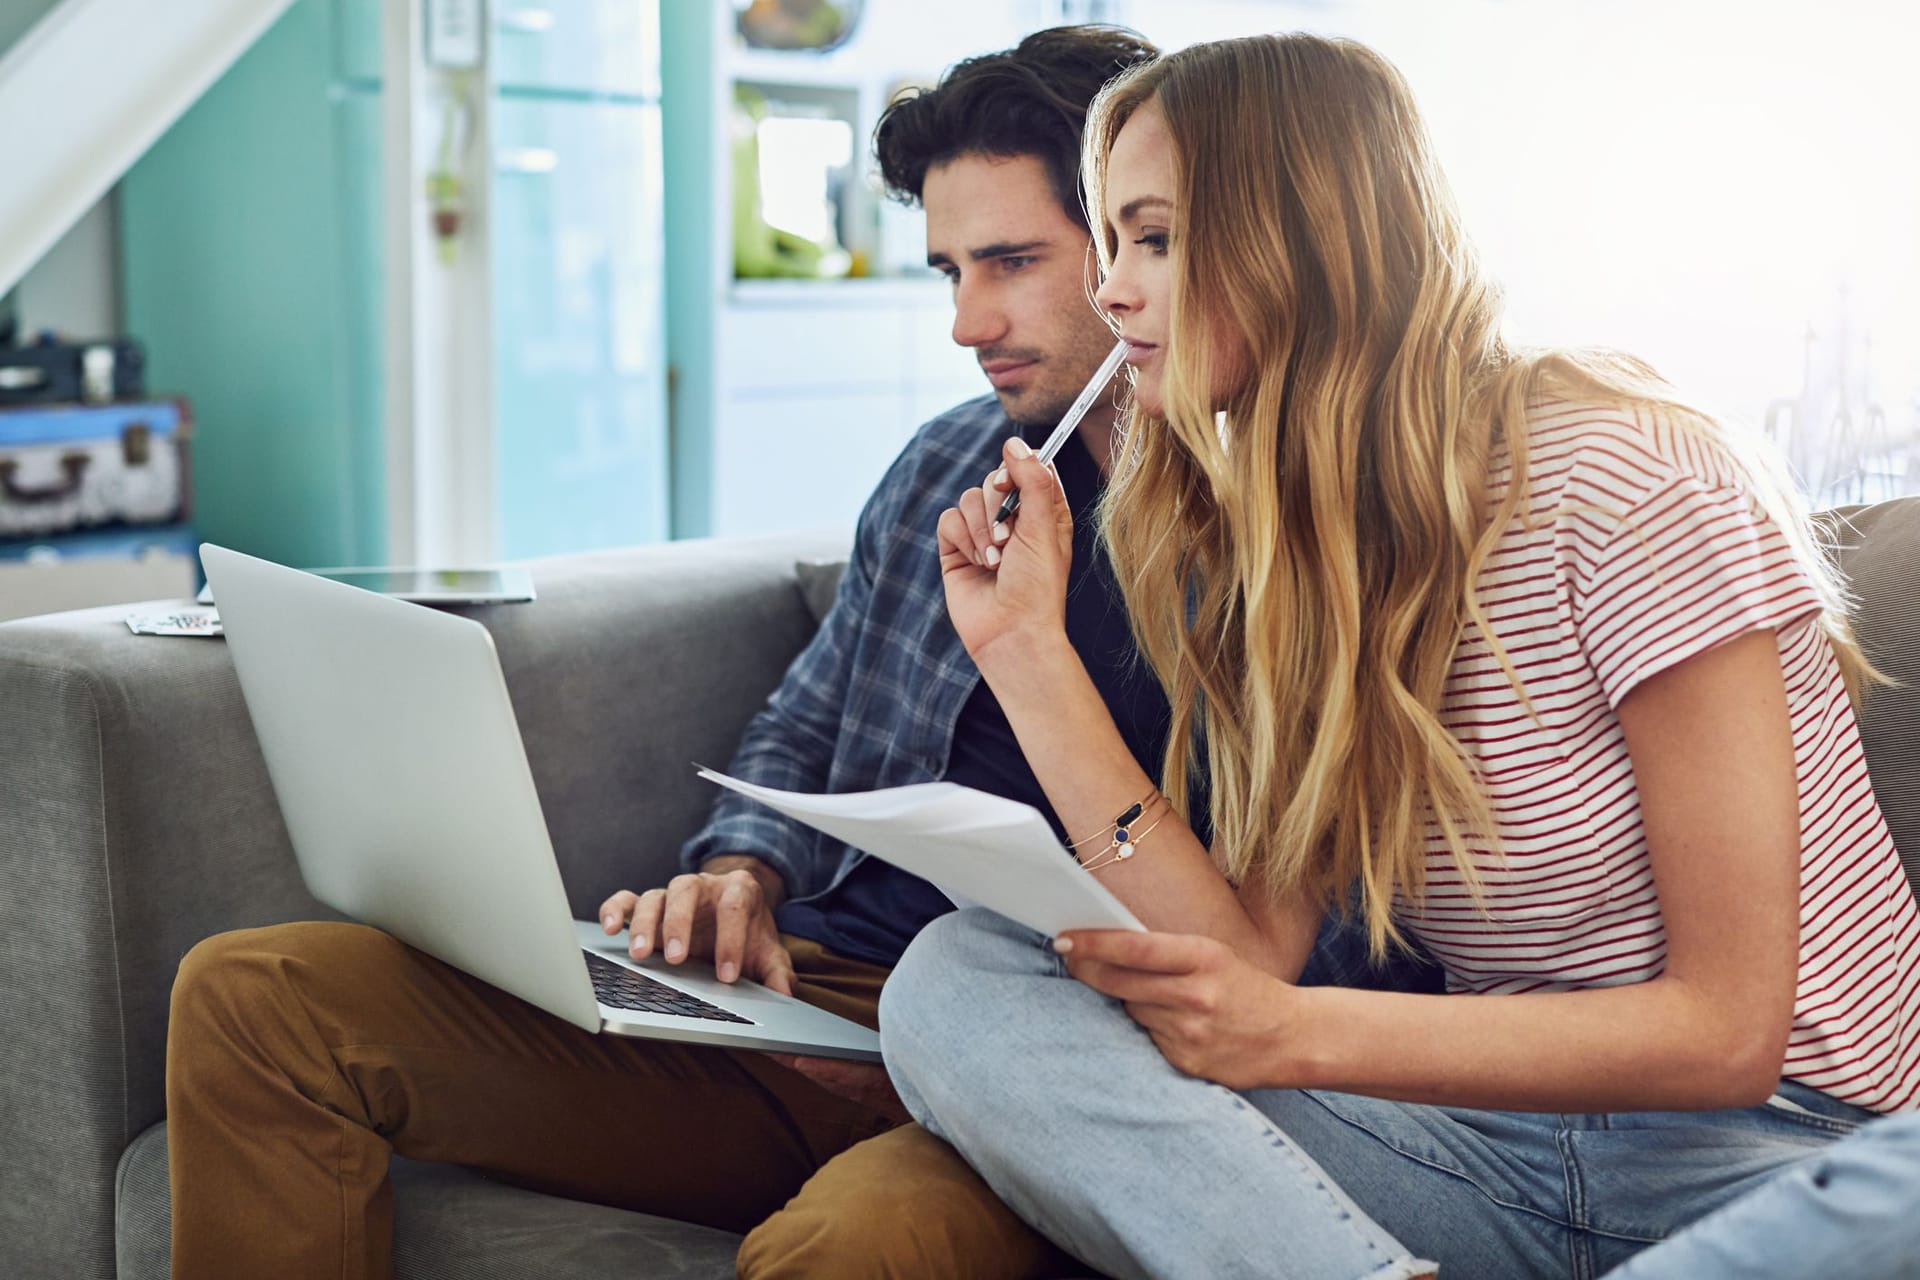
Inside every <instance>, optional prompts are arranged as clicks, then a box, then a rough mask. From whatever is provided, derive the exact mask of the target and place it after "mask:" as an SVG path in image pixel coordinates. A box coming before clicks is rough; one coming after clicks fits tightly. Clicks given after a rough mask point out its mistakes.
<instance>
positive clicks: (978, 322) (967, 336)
mask: <svg viewBox="0 0 1920 1280" xmlns="http://www.w3.org/2000/svg"><path fill="white" fill-rule="evenodd" d="M1006 336H1007V313H1006V310H1005V309H1004V308H1002V307H1000V306H998V305H996V304H995V303H994V301H993V299H992V297H991V296H989V295H987V294H986V293H985V292H984V291H983V290H979V289H969V288H968V287H967V286H966V284H965V283H964V282H963V283H962V284H961V285H960V287H959V288H958V289H956V290H954V294H953V340H954V342H956V343H957V344H959V345H960V346H963V347H984V346H989V345H991V344H992V343H995V342H998V341H1000V340H1001V339H1002V338H1004V337H1006Z"/></svg>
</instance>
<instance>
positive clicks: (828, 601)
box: [793, 560, 847, 626]
mask: <svg viewBox="0 0 1920 1280" xmlns="http://www.w3.org/2000/svg"><path fill="white" fill-rule="evenodd" d="M846 569H847V562H846V561H845V560H798V561H795V562H794V566H793V576H794V577H795V578H796V579H798V580H799V583H800V598H801V599H802V600H805V601H806V602H807V612H808V613H810V614H812V615H813V621H814V625H815V626H818V625H819V624H820V623H822V622H824V621H825V620H826V617H827V610H829V609H831V608H832V607H833V597H834V595H835V593H837V592H838V591H839V590H840V575H841V574H843V573H845V572H846Z"/></svg>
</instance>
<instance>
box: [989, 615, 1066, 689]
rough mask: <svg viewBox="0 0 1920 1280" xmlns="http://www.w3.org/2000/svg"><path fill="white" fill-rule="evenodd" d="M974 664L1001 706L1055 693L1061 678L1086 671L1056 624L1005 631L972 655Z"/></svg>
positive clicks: (1063, 631)
mask: <svg viewBox="0 0 1920 1280" xmlns="http://www.w3.org/2000/svg"><path fill="white" fill-rule="evenodd" d="M973 662H974V665H975V666H977V667H979V668H980V675H981V677H982V678H983V679H985V680H986V682H987V687H988V688H990V689H992V690H993V694H994V697H996V698H998V699H1000V701H1002V702H1003V703H1004V702H1006V701H1008V700H1009V699H1017V698H1020V697H1022V696H1024V695H1028V694H1040V695H1045V694H1048V693H1050V692H1052V691H1057V690H1058V689H1059V688H1060V687H1061V682H1062V680H1063V679H1064V678H1066V677H1069V676H1071V675H1073V674H1075V673H1076V672H1077V673H1081V674H1084V673H1085V671H1086V665H1085V664H1084V663H1083V662H1081V660H1080V653H1079V651H1078V650H1076V649H1075V648H1074V647H1073V642H1072V641H1071V640H1069V639H1067V632H1066V628H1065V627H1063V626H1060V625H1058V624H1048V625H1045V626H1040V627H1034V628H1032V629H1021V630H1018V631H1008V632H1005V633H1003V634H1002V635H1000V636H997V637H995V638H994V640H993V642H992V643H990V644H988V645H987V646H985V647H984V648H982V649H981V651H980V652H979V653H976V654H974V655H973Z"/></svg>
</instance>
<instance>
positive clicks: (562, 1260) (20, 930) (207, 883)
mask: <svg viewBox="0 0 1920 1280" xmlns="http://www.w3.org/2000/svg"><path fill="white" fill-rule="evenodd" d="M1853 514H1854V526H1855V532H1852V533H1848V534H1846V535H1845V537H1844V538H1843V541H1846V542H1849V543H1855V544H1857V545H1856V546H1854V547H1853V548H1852V549H1850V550H1847V551H1845V552H1843V553H1842V563H1843V568H1845V569H1846V570H1847V571H1848V572H1849V573H1850V574H1851V575H1852V577H1853V582H1854V586H1855V589H1856V591H1857V593H1858V594H1859V596H1860V597H1861V600H1862V605H1861V608H1860V609H1859V610H1858V611H1857V626H1858V628H1859V630H1860V632H1861V634H1862V637H1863V639H1864V640H1865V642H1866V643H1867V645H1868V648H1869V651H1870V653H1871V655H1872V656H1873V657H1874V659H1875V660H1876V661H1877V662H1878V663H1879V664H1880V665H1881V667H1882V668H1883V670H1885V671H1886V672H1887V674H1889V675H1892V676H1895V677H1896V678H1898V679H1900V680H1902V681H1903V682H1904V684H1903V686H1900V687H1883V688H1880V689H1877V690H1876V691H1875V692H1874V694H1873V695H1872V698H1871V700H1870V701H1869V703H1868V706H1867V709H1866V713H1865V716H1864V719H1863V729H1864V732H1865V734H1866V737H1867V744H1868V754H1869V763H1870V765H1871V766H1872V768H1873V771H1874V782H1875V787H1876V789H1877V791H1878V793H1879V795H1880V799H1881V802H1882V805H1883V807H1884V808H1885V809H1886V810H1887V813H1888V816H1889V821H1890V822H1891V823H1892V824H1893V827H1894V838H1895V840H1896V842H1897V843H1898V844H1899V846H1900V847H1901V849H1902V850H1904V851H1905V852H1906V855H1907V858H1908V859H1909V862H1908V867H1909V874H1916V873H1920V749H1916V744H1920V499H1907V500H1902V501H1898V502H1893V503H1885V504H1881V505H1880V506H1877V507H1873V508H1868V509H1864V510H1859V511H1856V512H1854V513H1853ZM844 546H845V540H844V539H842V538H834V537H831V536H825V535H821V536H813V537H795V538H784V539H770V540H760V541H753V542H737V543H727V542H707V543H679V544H673V545H669V546H664V547H656V548H647V549H641V550H634V551H623V552H609V553H601V554H593V555H580V556H569V557H564V558H560V559H555V560H549V561H543V562H537V563H536V564H535V565H534V573H535V577H536V580H537V583H538V587H539V591H540V599H539V601H538V602H537V603H535V604H533V605H508V606H501V607H497V608H492V609H480V610H474V611H473V614H474V616H476V617H478V618H479V619H480V620H481V621H482V622H484V623H485V624H486V625H487V626H488V627H489V628H490V629H491V630H492V631H493V633H494V636H495V638H496V640H497V642H498V646H499V650H500V655H501V660H502V663H503V665H504V666H505V668H506V675H507V682H508V685H509V687H510V688H511V691H512V694H513V699H514V704H515V707H516V710H517V712H518V715H519V719H520V725H521V730H522V733H523V736H524V737H525V739H526V744H527V752H528V755H529V757H530V759H531V761H532V765H533V771H534V776H535V780H536V782H537V784H538V786H539V789H540V794H541V799H542V803H543V805H544V807H545V810H546V814H547V818H548V822H549V824H550V826H551V827H552V830H553V836H554V844H555V846H556V849H557V850H558V853H559V857H560V860H561V864H562V871H563V873H564V875H565V878H566V882H567V886H568V891H569V893H570V895H571V897H572V899H573V907H574V910H575V912H576V914H579V913H584V912H588V911H590V910H591V908H592V907H593V906H594V905H595V904H596V903H597V902H598V901H599V900H600V899H601V897H602V896H604V895H605V894H606V893H607V892H608V891H610V890H612V889H614V888H616V887H619V886H622V885H633V884H638V883H641V882H643V881H649V880H655V881H657V880H659V879H661V878H663V877H664V876H665V875H666V874H667V872H668V869H669V867H670V865H671V861H672V855H673V851H674V849H675V848H676V847H677V845H678V843H679V841H680V840H681V838H682V837H684V836H685V835H686V834H688V833H689V832H691V831H692V830H693V829H694V828H695V827H696V826H697V825H698V824H699V822H700V821H701V820H702V818H703V816H704V814H705V811H706V808H707V804H708V802H709V799H710V795H711V793H710V791H709V790H708V788H707V786H706V785H705V784H703V783H701V782H699V781H698V780H697V779H696V778H695V777H694V776H693V773H692V770H691V768H690V766H689V762H690V761H692V760H696V759H697V760H702V761H708V762H724V761H725V760H726V759H727V758H728V756H729V754H730V752H731V749H732V746H733V743H734V741H735V739H736V738H737V736H738V733H739V731H740V729H741V727H742V726H743V725H744V724H745V722H746V720H747V719H748V717H749V716H750V715H751V714H752V713H753V711H754V710H755V709H756V708H757V707H758V706H759V704H760V702H761V700H762V699H763V698H764V697H765V695H766V693H767V692H768V691H769V690H771V689H772V688H773V686H774V685H775V684H776V683H777V682H778V680H779V678H780V676H781V673H782V672H783V671H784V670H785V667H786V665H787V663H788V661H789V660H790V659H791V658H792V656H793V655H794V654H795V653H796V652H798V650H799V648H800V647H801V645H802V644H803V643H804V642H805V641H806V639H807V637H808V635H809V634H810V633H811V631H812V629H813V627H814V625H815V622H816V620H817V617H818V613H819V611H820V609H821V608H822V607H823V605H824V600H823V598H822V597H823V592H825V591H826V590H828V589H830V586H831V575H830V574H822V573H818V572H813V571H810V570H809V569H808V568H806V567H805V565H806V564H810V563H813V562H817V561H819V560H821V559H825V558H832V557H835V556H837V555H839V554H840V553H841V551H842V548H843V547H844ZM124 612H126V611H125V610H124V609H97V610H91V611H86V612H81V613H72V614H63V615H57V616H53V617H47V618H39V619H29V620H25V621H20V622H15V623H9V624H4V625H0V867H4V869H5V875H6V880H5V884H6V892H5V894H4V895H3V896H0V1133H4V1135H5V1140H6V1151H5V1157H4V1159H0V1275H4V1276H9V1277H12V1276H19V1277H62V1278H65V1277H84V1278H87V1280H96V1278H105V1277H113V1276H118V1277H121V1278H122V1280H132V1278H134V1277H139V1278H141V1280H146V1278H148V1277H160V1276H164V1275H165V1274H166V1267H167V1262H166V1257H167V1236H168V1227H167V1203H168V1201H167V1184H166V1151H165V1141H166V1138H165V1127H164V1125H163V1124H162V1123H161V1121H162V1110H163V1103H162V1066H163V1049H164V1046H165V1041H166V1016H167V993H168V989H169V986H170V984H171V982H172V980H173V974H174V969H175V966H176V965H177V964H178V962H179V959H180V957H181V956H182V955H183V954H184V953H185V952H186V950H187V949H188V948H189V947H190V946H192V945H193V943H195V942H196V941H198V940H199V939H200V938H202V937H205V936H206V935H208V934H211V933H214V932H216V931H219V930H223V929H230V928H237V927H241V926H246V925H255V924H262V923H266V922H270V921H279V920H292V919H299V918H315V917H324V916H325V915H327V913H326V912H325V911H323V910H322V909H320V908H319V907H318V906H317V904H315V903H314V902H313V901H312V899H311V898H309V897H308V896H307V894H306V892H305V891H304V889H303V888H302V887H301V884H300V881H299V878H298V875H297V874H296V872H295V869H294V865H293V860H292V854H291V851H290V850H289V848H288V846H287V838H286V833H285V831H284V829H283V827H282V824H281V821H280V817H279V811H278V809H277V807H276V806H275V804H274V800H273V795H272V791H271V789H270V787H269V784H268V781H267V777H266V774H265V771H264V767H263V765H262V763H261V760H260V757H259V752H258V749H257V747H256V745H255V743H254V739H253V734H252V731H251V728H250V726H249V723H248V720H247V717H246V712H245V709H244V707H243V705H242V703H241V700H240V695H239V690H238V688H237V686H236V685H235V682H234V678H233V671H232V667H231V665H230V663H229V662H228V659H227V655H226V648H225V645H224V644H222V643H221V642H218V641H207V640H171V639H159V638H152V637H134V636H132V635H130V634H129V633H128V632H127V630H126V628H125V627H124V625H122V623H121V621H120V618H121V615H122V614H123V613H124ZM640 833H644V837H643V836H642V835H641V834H640ZM395 1187H396V1236H397V1240H396V1249H397V1252H398V1254H399V1257H398V1271H399V1274H400V1276H402V1277H408V1278H419V1277H428V1276H434V1277H438V1276H462V1277H475V1278H479V1280H487V1278H491V1277H522V1276H525V1277H533V1276H539V1277H568V1276H576V1275H577V1276H587V1275H595V1276H598V1275H603V1274H607V1273H609V1271H610V1270H612V1269H615V1268H616V1263H615V1261H614V1260H616V1259H617V1260H618V1264H617V1269H618V1270H619V1271H620V1273H621V1274H624V1275H632V1276H636V1277H661V1276H665V1277H678V1276H725V1275H731V1274H732V1258H733V1251H734V1247H735V1244H736V1243H737V1242H736V1240H735V1239H734V1238H733V1237H731V1236H729V1235H727V1234H725V1233H723V1232H718V1231H712V1230H707V1229H705V1228H700V1227H694V1226H689V1225H687V1224H684V1223H677V1222H671V1221H666V1220H663V1219H658V1218H649V1217H645V1216H641V1215H637V1214H632V1213H625V1212H621V1211H617V1210H611V1209H605V1208H600V1207H596V1206H591V1205H584V1204H577V1203H572V1202H568V1201H561V1200H554V1199H551V1198H548V1197H543V1196H537V1195H534V1194H533V1193H530V1192H524V1191H518V1190H513V1189H509V1188H506V1187H503V1186H499V1185H497V1184H494V1183H491V1182H489V1181H487V1180H485V1179H482V1178H480V1177H478V1176H476V1175H473V1174H471V1173H467V1172H465V1171H463V1170H459V1169H452V1168H443V1167H429V1166H423V1165H415V1164H409V1163H408V1162H405V1161H402V1162H399V1164H398V1166H397V1167H396V1171H395Z"/></svg>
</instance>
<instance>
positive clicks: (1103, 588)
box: [774, 436, 1169, 965]
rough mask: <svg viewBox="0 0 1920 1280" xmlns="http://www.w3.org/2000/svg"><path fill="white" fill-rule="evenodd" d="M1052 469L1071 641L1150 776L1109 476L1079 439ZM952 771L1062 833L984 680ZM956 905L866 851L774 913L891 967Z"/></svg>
mask: <svg viewBox="0 0 1920 1280" xmlns="http://www.w3.org/2000/svg"><path fill="white" fill-rule="evenodd" d="M1054 467H1055V469H1056V470H1057V471H1058V472H1059V474H1060V487H1061V488H1062V489H1063V490H1064V491H1065V492H1066V495H1067V505H1068V506H1069V507H1071V508H1072V510H1073V565H1072V567H1071V569H1070V570H1069V572H1068V577H1067V638H1068V639H1069V640H1071V641H1072V642H1073V647H1074V649H1075V650H1077V651H1078V652H1079V654H1080V660H1081V662H1083V663H1084V664H1085V665H1086V668H1087V674H1088V675H1089V676H1090V677H1092V679H1093V683H1094V687H1095V688H1097V689H1099V691H1100V696H1101V697H1102V698H1104V699H1105V700H1106V704H1107V707H1108V709H1109V710H1110V711H1111V712H1112V713H1113V718H1114V723H1115V724H1116V725H1117V726H1118V728H1119V730H1120V736H1121V737H1122V738H1123V739H1125V741H1126V744H1127V747H1128V749H1129V750H1131V751H1132V752H1133V756H1134V759H1136V760H1138V761H1139V762H1140V767H1141V768H1142V769H1144V770H1146V772H1147V776H1148V777H1158V776H1159V775H1160V761H1161V756H1162V754H1163V752H1164V751H1165V749H1166V735H1167V726H1168V722H1169V715H1168V710H1167V699H1166V696H1165V694H1163V693H1162V692H1161V690H1160V684H1159V682H1158V681H1157V680H1155V679H1154V676H1153V672H1152V671H1151V670H1150V669H1149V668H1148V667H1147V665H1146V663H1145V661H1144V660H1142V659H1141V658H1139V657H1138V655H1137V654H1136V652H1135V650H1134V647H1133V640H1132V635H1131V633H1130V632H1129V631H1128V628H1127V618H1126V611H1125V608H1124V607H1123V606H1122V604H1121V602H1120V588H1119V586H1118V585H1117V584H1116V583H1115V582H1114V579H1113V567H1112V566H1111V565H1110V564H1109V563H1108V562H1107V556H1106V551H1105V549H1104V548H1103V547H1102V546H1101V544H1100V535H1099V530H1098V528H1097V525H1096V522H1095V519H1094V510H1095V507H1096V505H1097V504H1098V502H1099V499H1100V494H1101V491H1102V490H1103V489H1104V488H1105V484H1106V481H1105V477H1104V476H1103V475H1102V474H1101V472H1100V468H1099V467H1098V466H1096V465H1095V464H1094V461H1093V456H1092V454H1090V453H1088V452H1087V447H1086V445H1085V444H1084V443H1082V442H1081V440H1080V438H1079V437H1078V436H1075V437H1074V438H1073V439H1072V440H1070V441H1069V442H1068V443H1067V446H1066V447H1065V448H1063V449H1062V450H1061V451H1060V453H1059V455H1058V456H1057V457H1055V459H1054ZM928 536H929V537H931V536H932V534H931V531H929V534H928ZM946 778H947V780H948V781H949V782H958V783H960V784H961V785H963V786H968V787H974V788H977V789H979V790H981V791H987V792H991V793H993V794H994V795H998V796H1005V797H1007V798H1008V799H1010V800H1019V801H1021V802H1022V803H1025V804H1030V805H1032V806H1033V807H1034V808H1036V809H1038V810H1039V811H1040V812H1041V813H1043V814H1045V815H1046V818H1047V821H1048V822H1051V823H1052V824H1053V826H1054V830H1055V832H1056V833H1060V822H1059V819H1058V818H1056V817H1055V816H1054V813H1053V808H1052V806H1051V805H1049V804H1048V803H1047V797H1046V794H1045V793H1044V792H1042V791H1041V789H1040V783H1039V781H1038V780H1037V779H1035V778H1034V776H1033V770H1032V769H1030V768H1029V767H1028V766H1027V759H1026V756H1024V755H1023V754H1022V753H1021V751H1020V744H1019V742H1018V741H1016V740H1015V738H1014V736H1013V727H1012V726H1011V725H1009V724H1008V723H1007V717H1006V714H1005V713H1004V712H1003V711H1001V709H1000V703H999V700H998V699H996V698H995V697H994V696H993V691H992V690H990V689H989V688H987V682H986V681H984V680H982V681H981V682H980V683H979V684H978V685H976V686H975V687H974V690H973V694H972V696H970V697H969V698H968V699H967V701H966V704H965V705H964V706H963V707H961V709H960V716H959V719H958V720H957V721H956V722H955V724H954V730H953V749H952V751H951V752H950V754H949V755H948V757H947V772H946ZM1061 834H1062V838H1063V839H1064V838H1065V836H1064V833H1061ZM1086 834H1088V833H1087V832H1076V833H1075V835H1076V836H1080V835H1086ZM951 910H953V902H952V900H951V899H949V898H948V897H947V895H946V894H944V893H942V892H940V890H938V889H936V888H934V887H933V886H932V885H931V884H929V883H927V882H926V881H925V880H922V879H921V878H920V877H918V876H916V875H910V874H909V873H907V872H905V871H902V870H900V869H899V868H898V867H895V866H892V865H890V864H888V863H886V862H883V861H881V860H880V859H879V858H867V859H865V860H864V861H862V862H861V863H860V865H859V866H857V867H855V868H854V869H853V871H852V872H851V873H849V874H848V876H847V878H846V879H845V880H843V881H841V882H840V883H839V884H838V885H837V886H835V887H834V888H833V889H832V890H830V891H828V892H827V893H824V894H822V895H820V896H819V897H817V898H814V899H812V900H811V901H808V902H800V903H786V904H783V905H782V906H780V907H779V908H778V909H777V910H776V911H775V913H774V919H775V921H776V922H777V923H778V924H779V926H780V928H781V929H782V930H783V931H784V932H787V933H792V934H797V935H798V936H800V937H803V938H811V939H813V940H814V941H816V942H818V943H820V944H821V945H822V946H825V947H827V948H828V949H830V950H832V951H835V952H837V953H839V954H840V955H844V956H849V957H852V958H854V959H859V960H867V961H871V962H872V963H874V964H884V965H891V964H893V963H895V962H896V961H898V960H899V959H900V953H901V952H903V951H905V950H906V949H907V943H909V942H911V941H912V940H913V936H914V935H915V934H917V933H919V932H920V930H921V929H923V928H925V927H926V925H927V924H928V922H929V921H931V920H933V919H934V918H936V917H938V916H941V915H944V914H945V913H947V912H949V911H951Z"/></svg>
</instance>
